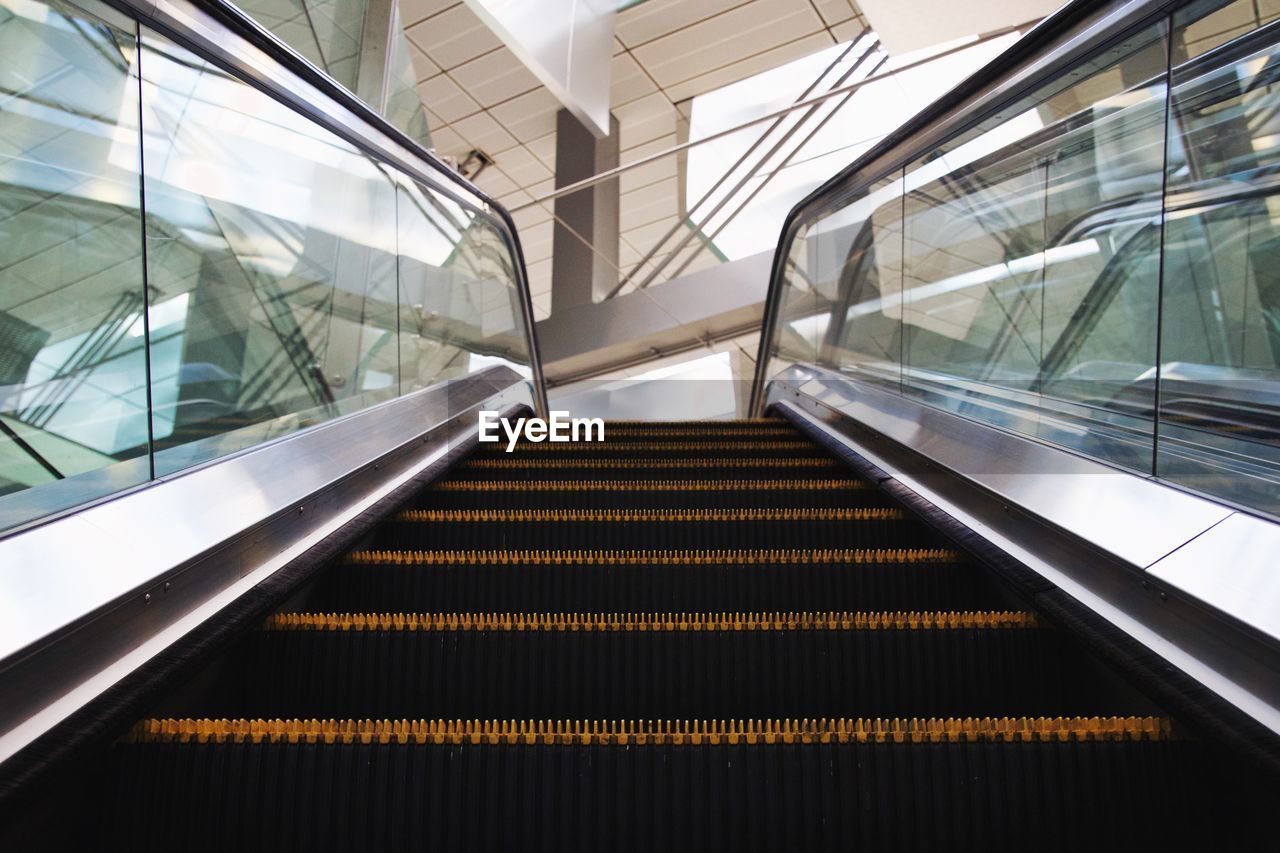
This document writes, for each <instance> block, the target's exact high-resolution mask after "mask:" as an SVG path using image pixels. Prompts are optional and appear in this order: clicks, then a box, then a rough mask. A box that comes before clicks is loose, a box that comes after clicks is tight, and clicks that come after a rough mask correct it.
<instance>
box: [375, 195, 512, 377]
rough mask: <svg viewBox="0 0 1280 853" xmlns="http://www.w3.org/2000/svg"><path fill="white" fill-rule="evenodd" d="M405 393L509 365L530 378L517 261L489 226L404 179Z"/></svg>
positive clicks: (402, 298)
mask: <svg viewBox="0 0 1280 853" xmlns="http://www.w3.org/2000/svg"><path fill="white" fill-rule="evenodd" d="M398 199H399V203H398V210H399V234H400V247H401V253H400V256H399V261H400V262H399V269H400V362H401V364H402V365H403V373H402V380H401V385H400V388H401V393H408V392H410V391H414V390H417V389H419V388H425V387H427V386H429V385H433V384H435V383H437V382H440V381H443V380H446V379H453V378H456V377H461V376H466V375H467V374H469V373H474V372H475V371H477V370H481V369H483V368H485V367H489V366H492V365H499V364H505V365H507V366H510V367H512V368H513V369H514V370H516V371H517V372H519V373H521V374H522V375H525V376H529V375H531V373H530V369H529V363H530V355H529V346H528V335H527V331H526V329H525V325H524V316H523V314H522V313H521V308H520V295H519V291H518V289H517V286H516V281H517V279H516V272H515V269H514V266H513V264H512V254H511V252H510V249H509V248H508V247H507V244H506V242H505V241H504V240H503V239H502V237H501V235H500V234H499V233H498V231H497V230H496V229H495V228H494V226H493V225H491V224H490V223H489V222H488V221H487V220H485V219H483V218H480V217H478V216H476V215H474V214H473V213H471V212H470V211H468V210H466V209H464V208H462V207H461V206H459V205H457V204H455V203H454V202H452V201H450V200H449V199H447V198H445V197H443V196H441V195H440V194H439V193H436V192H434V191H432V190H430V189H428V188H425V187H422V186H420V185H418V184H416V183H413V182H411V181H408V180H402V181H401V184H400V188H399V194H398Z"/></svg>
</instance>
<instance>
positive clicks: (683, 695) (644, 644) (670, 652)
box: [202, 611, 1129, 719]
mask: <svg viewBox="0 0 1280 853" xmlns="http://www.w3.org/2000/svg"><path fill="white" fill-rule="evenodd" d="M1065 652H1066V647H1065V645H1064V642H1063V638H1062V636H1061V635H1060V634H1058V633H1057V632H1055V631H1051V630H1049V629H1047V628H1044V627H1042V626H1041V625H1040V623H1039V622H1038V621H1037V620H1036V618H1035V617H1034V616H1032V615H1030V614H1027V613H1019V612H1008V611H994V612H974V613H958V612H948V613H884V612H871V613H719V614H717V613H712V614H634V613H628V614H565V613H554V614H499V613H475V614H456V613H453V614H417V613H395V614H326V613H282V614H277V615H275V616H273V617H271V619H270V620H268V622H267V623H266V626H265V629H264V630H263V631H260V632H258V633H256V634H254V635H251V637H250V638H248V640H247V642H246V643H245V645H244V647H243V649H242V650H241V654H240V657H239V659H238V666H237V667H235V668H233V672H232V674H231V675H230V676H228V677H229V678H231V679H232V680H233V682H234V683H235V684H237V685H239V687H238V689H237V688H235V687H233V686H232V684H231V683H229V684H228V685H227V687H226V689H225V690H223V691H222V697H223V698H222V701H224V702H226V704H225V705H220V706H218V707H217V708H216V710H214V709H211V708H209V707H207V706H206V707H204V708H203V711H202V712H203V713H204V714H207V715H211V716H219V717H221V716H226V717H242V716H243V717H301V716H316V717H446V718H463V719H467V718H476V717H485V716H492V717H499V718H511V719H518V718H543V717H546V718H557V719H560V718H564V719H583V718H602V719H603V718H624V717H636V718H640V719H650V718H672V717H679V718H683V717H689V718H694V717H706V718H712V717H727V716H734V717H739V716H741V717H760V718H765V717H791V716H841V715H854V714H856V715H860V716H872V717H875V716H884V717H888V716H907V717H910V716H953V715H960V714H967V715H980V716H989V715H1001V716H1005V715H1027V714H1033V713H1039V714H1076V713H1094V712H1096V711H1097V710H1099V709H1101V708H1104V707H1105V708H1107V709H1108V710H1112V711H1116V710H1119V711H1125V710H1129V709H1127V708H1120V709H1117V708H1115V706H1114V704H1110V705H1107V704H1104V703H1103V701H1102V699H1101V697H1099V696H1098V695H1095V693H1094V692H1093V691H1092V690H1090V689H1089V687H1088V685H1087V684H1086V683H1083V680H1082V679H1081V678H1079V677H1078V675H1077V673H1076V671H1075V669H1074V667H1073V663H1072V660H1071V658H1070V656H1069V655H1068V654H1066V653H1065Z"/></svg>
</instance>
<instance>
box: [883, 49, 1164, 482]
mask: <svg viewBox="0 0 1280 853" xmlns="http://www.w3.org/2000/svg"><path fill="white" fill-rule="evenodd" d="M1162 29H1163V28H1162V27H1157V28H1150V29H1148V30H1146V31H1145V32H1143V33H1141V34H1139V35H1136V36H1134V37H1132V38H1130V39H1128V40H1127V41H1126V42H1124V43H1123V44H1121V45H1119V46H1118V47H1117V48H1115V49H1113V50H1110V51H1108V52H1107V53H1106V54H1105V55H1103V56H1100V57H1098V58H1096V59H1094V60H1092V61H1090V62H1087V63H1084V64H1083V65H1081V66H1080V67H1077V68H1076V69H1075V70H1073V71H1072V72H1071V73H1070V74H1069V75H1064V76H1063V77H1062V78H1060V79H1059V80H1057V81H1055V82H1054V83H1053V84H1051V85H1049V86H1046V87H1044V88H1043V89H1041V90H1040V91H1039V92H1037V93H1035V94H1034V95H1033V96H1032V97H1031V98H1029V99H1027V100H1025V101H1023V102H1021V103H1020V104H1018V105H1014V106H1011V107H1010V108H1007V109H1006V110H1004V111H1002V114H1001V115H998V116H995V117H993V118H992V119H990V120H988V121H985V122H983V123H982V124H981V125H980V126H978V127H977V128H975V129H974V130H972V131H970V132H968V133H965V134H963V135H961V136H960V137H959V138H957V139H955V140H953V141H951V142H949V143H947V144H946V145H944V146H943V147H941V148H939V149H937V150H935V151H933V152H932V153H930V154H929V155H928V156H926V157H924V158H922V159H920V160H919V161H917V162H916V163H914V164H913V165H911V166H909V167H908V169H907V176H906V187H905V191H906V200H905V204H904V209H905V214H904V216H905V222H904V226H903V227H904V240H905V259H904V289H905V294H904V308H903V311H904V315H903V319H904V322H905V324H906V326H905V333H904V336H903V375H904V387H906V388H907V389H909V390H911V391H912V392H913V393H916V394H919V395H922V396H924V397H926V398H927V399H929V400H930V401H932V402H934V403H935V404H937V405H941V406H943V407H945V408H948V409H951V410H953V411H956V412H960V413H963V414H966V415H968V416H970V417H975V418H980V419H982V420H986V421H989V422H992V423H996V424H999V425H1001V426H1004V427H1006V428H1009V429H1014V430H1017V431H1020V432H1024V433H1028V434H1032V435H1038V436H1042V437H1045V438H1048V439H1050V440H1053V441H1056V442H1060V443H1063V444H1067V445H1069V446H1073V447H1076V448H1078V449H1081V450H1084V451H1086V452H1089V453H1091V454H1094V455H1097V456H1100V457H1102V458H1106V459H1110V460H1112V461H1115V462H1119V463H1121V464H1124V465H1128V466H1132V467H1135V468H1139V469H1143V470H1150V465H1151V458H1152V449H1151V443H1152V433H1153V427H1152V423H1151V413H1152V408H1153V400H1152V395H1153V393H1154V389H1153V383H1152V372H1153V368H1154V365H1155V339H1156V330H1155V324H1154V321H1153V318H1154V316H1155V310H1154V309H1155V305H1156V301H1157V292H1158V286H1159V278H1158V276H1159V226H1160V193H1161V191H1162V184H1163V180H1164V132H1163V126H1164V112H1165V81H1164V70H1165V68H1166V62H1167V48H1166V46H1165V41H1164V39H1163V37H1162V36H1161V32H1162Z"/></svg>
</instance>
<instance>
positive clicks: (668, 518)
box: [395, 508, 907, 523]
mask: <svg viewBox="0 0 1280 853" xmlns="http://www.w3.org/2000/svg"><path fill="white" fill-rule="evenodd" d="M906 518H907V514H906V513H905V512H903V511H902V510H899V509H885V508H871V509H868V508H857V509H833V508H814V509H688V510H662V509H631V510H613V509H610V510H589V509H583V510H569V509H494V510H470V509H468V510H451V509H410V510H405V511H403V512H400V513H398V514H397V515H396V516H395V520H396V521H400V522H437V523H441V522H443V523H459V522H474V521H482V522H502V523H511V522H521V521H537V522H544V521H593V522H614V521H626V522H632V521H645V522H662V523H670V522H684V521H904V520H906Z"/></svg>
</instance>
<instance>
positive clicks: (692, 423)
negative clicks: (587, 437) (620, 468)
mask: <svg viewBox="0 0 1280 853" xmlns="http://www.w3.org/2000/svg"><path fill="white" fill-rule="evenodd" d="M723 424H731V425H732V424H771V425H778V427H786V425H787V421H786V420H783V419H782V418H727V419H724V420H626V419H621V420H608V419H605V421H604V425H605V427H650V428H653V429H662V428H664V427H667V428H669V427H677V428H678V427H718V425H723Z"/></svg>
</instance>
